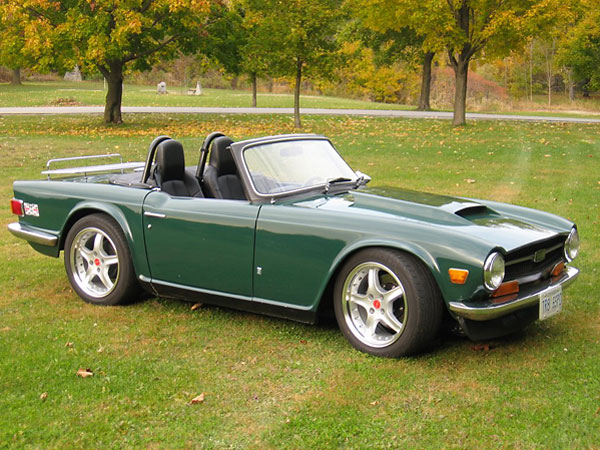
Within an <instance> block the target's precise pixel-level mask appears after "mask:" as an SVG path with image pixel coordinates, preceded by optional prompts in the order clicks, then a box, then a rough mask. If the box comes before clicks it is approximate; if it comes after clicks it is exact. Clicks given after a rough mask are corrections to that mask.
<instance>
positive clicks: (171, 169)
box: [154, 139, 204, 197]
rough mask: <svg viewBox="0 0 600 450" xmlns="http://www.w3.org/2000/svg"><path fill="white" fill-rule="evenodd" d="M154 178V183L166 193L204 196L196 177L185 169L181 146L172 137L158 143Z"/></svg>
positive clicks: (183, 195)
mask: <svg viewBox="0 0 600 450" xmlns="http://www.w3.org/2000/svg"><path fill="white" fill-rule="evenodd" d="M154 178H155V180H156V185H157V186H158V187H160V189H161V190H162V191H163V192H166V193H167V194H171V195H176V196H179V197H204V194H203V193H202V189H201V188H200V183H199V182H198V180H197V179H196V177H195V176H193V175H192V174H190V173H188V172H186V171H185V159H184V156H183V146H182V145H181V142H178V141H176V140H174V139H167V140H166V141H163V142H161V143H160V144H158V147H157V148H156V166H155V169H154Z"/></svg>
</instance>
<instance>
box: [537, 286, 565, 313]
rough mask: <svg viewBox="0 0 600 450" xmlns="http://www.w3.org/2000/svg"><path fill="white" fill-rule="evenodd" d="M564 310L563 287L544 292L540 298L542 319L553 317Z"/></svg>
mask: <svg viewBox="0 0 600 450" xmlns="http://www.w3.org/2000/svg"><path fill="white" fill-rule="evenodd" d="M561 311H562V287H561V286H557V287H555V288H554V289H550V290H548V291H546V292H544V293H543V294H542V296H541V298H540V320H544V319H547V318H548V317H552V316H554V315H556V314H558V313H559V312H561Z"/></svg>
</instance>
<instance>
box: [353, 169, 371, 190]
mask: <svg viewBox="0 0 600 450" xmlns="http://www.w3.org/2000/svg"><path fill="white" fill-rule="evenodd" d="M354 173H355V174H356V186H357V187H358V186H364V185H366V184H367V183H368V182H369V181H371V177H370V176H369V175H367V174H366V173H362V172H361V171H360V170H357V171H356V172H354Z"/></svg>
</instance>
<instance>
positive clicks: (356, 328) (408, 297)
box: [334, 248, 444, 358]
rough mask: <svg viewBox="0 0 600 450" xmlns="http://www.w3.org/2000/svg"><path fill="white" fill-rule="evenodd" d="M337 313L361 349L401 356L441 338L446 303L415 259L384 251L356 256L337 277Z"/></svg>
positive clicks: (426, 270)
mask: <svg viewBox="0 0 600 450" xmlns="http://www.w3.org/2000/svg"><path fill="white" fill-rule="evenodd" d="M334 289H335V291H334V310H335V317H336V319H337V322H338V325H339V327H340V329H341V330H342V333H343V334H344V336H345V337H346V338H347V339H348V341H350V343H351V344H352V345H353V346H354V347H355V348H357V349H358V350H360V351H362V352H366V353H370V354H372V355H376V356H383V357H389V358H397V357H400V356H408V355H412V354H415V353H418V352H419V351H421V350H422V349H423V348H424V347H425V346H427V345H428V344H430V343H431V341H432V340H433V339H434V338H435V337H436V335H437V333H438V330H439V328H440V324H441V321H442V315H443V308H444V302H443V299H442V296H441V293H440V291H439V288H438V286H437V284H436V282H435V280H434V279H433V276H432V275H431V272H430V271H429V269H428V268H427V267H426V266H425V265H424V264H423V263H422V262H420V261H419V260H418V259H416V258H415V257H413V256H411V255H409V254H407V253H403V252H399V251H396V250H389V249H383V248H370V249H366V250H362V251H360V252H358V253H356V254H355V255H353V256H352V257H351V258H350V259H349V260H348V261H347V262H346V263H345V264H344V266H343V267H342V269H341V270H340V273H339V275H338V277H337V279H336V283H335V288H334Z"/></svg>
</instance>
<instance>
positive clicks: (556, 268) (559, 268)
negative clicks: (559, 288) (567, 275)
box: [552, 262, 565, 277]
mask: <svg viewBox="0 0 600 450" xmlns="http://www.w3.org/2000/svg"><path fill="white" fill-rule="evenodd" d="M564 271H565V263H564V262H560V263H558V264H557V265H555V266H554V269H552V276H553V277H557V276H559V275H561V274H562V273H563V272H564Z"/></svg>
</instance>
